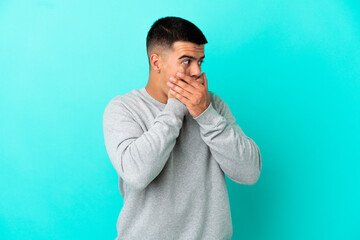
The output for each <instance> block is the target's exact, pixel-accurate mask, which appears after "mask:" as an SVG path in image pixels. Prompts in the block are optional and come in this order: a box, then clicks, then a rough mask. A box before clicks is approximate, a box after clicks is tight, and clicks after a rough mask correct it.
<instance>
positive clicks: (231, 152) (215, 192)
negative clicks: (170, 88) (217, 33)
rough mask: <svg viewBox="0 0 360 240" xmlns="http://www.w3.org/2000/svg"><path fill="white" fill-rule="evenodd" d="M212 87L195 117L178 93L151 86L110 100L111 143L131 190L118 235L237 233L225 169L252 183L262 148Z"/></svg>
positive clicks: (124, 185) (124, 189) (125, 192)
mask: <svg viewBox="0 0 360 240" xmlns="http://www.w3.org/2000/svg"><path fill="white" fill-rule="evenodd" d="M209 93H210V97H211V102H210V105H209V107H208V108H207V109H206V110H205V111H204V112H203V113H201V114H200V115H199V116H198V117H196V118H193V117H192V116H191V115H190V113H189V112H188V110H187V108H186V106H185V105H184V104H183V103H182V102H180V101H179V100H177V99H174V98H170V99H169V100H168V102H167V104H164V103H161V102H159V101H157V100H156V99H155V98H153V97H152V96H151V95H150V94H149V93H148V92H147V91H146V89H145V88H141V89H139V90H138V89H134V90H132V91H130V92H128V93H126V94H124V95H118V96H116V97H114V98H113V99H111V100H110V102H109V103H108V105H107V106H106V108H105V111H104V115H103V130H104V140H105V146H106V150H107V153H108V155H109V158H110V160H111V163H112V165H113V166H114V168H115V170H116V172H117V174H118V176H119V188H120V193H121V195H122V197H123V198H124V204H123V207H122V210H121V211H120V214H119V217H118V219H117V224H116V227H117V233H118V237H117V239H119V240H120V239H136V240H139V239H147V240H151V239H157V240H159V239H186V240H191V239H196V240H198V239H207V240H211V239H216V240H218V239H231V236H232V232H233V229H232V222H231V213H230V205H229V197H228V191H227V187H226V182H225V176H224V173H225V174H226V176H227V177H228V178H229V179H231V180H232V181H234V182H236V183H239V184H246V185H252V184H254V183H256V182H257V180H258V178H259V176H260V171H261V156H260V150H259V148H258V146H257V145H256V143H255V142H254V141H253V140H252V139H250V138H249V137H247V136H246V135H245V134H244V132H243V131H242V130H241V128H240V127H239V125H238V124H237V123H236V122H235V118H234V116H233V115H232V113H231V111H230V109H229V107H228V105H227V104H226V103H225V102H224V101H223V100H222V99H221V98H220V97H219V96H218V95H216V94H215V93H214V92H211V91H209Z"/></svg>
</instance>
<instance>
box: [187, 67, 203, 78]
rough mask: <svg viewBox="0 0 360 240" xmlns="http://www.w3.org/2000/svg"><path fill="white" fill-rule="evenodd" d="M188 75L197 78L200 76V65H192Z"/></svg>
mask: <svg viewBox="0 0 360 240" xmlns="http://www.w3.org/2000/svg"><path fill="white" fill-rule="evenodd" d="M190 76H191V77H192V78H194V79H197V78H199V77H200V76H201V67H200V66H199V65H197V64H196V65H194V66H192V68H191V70H190Z"/></svg>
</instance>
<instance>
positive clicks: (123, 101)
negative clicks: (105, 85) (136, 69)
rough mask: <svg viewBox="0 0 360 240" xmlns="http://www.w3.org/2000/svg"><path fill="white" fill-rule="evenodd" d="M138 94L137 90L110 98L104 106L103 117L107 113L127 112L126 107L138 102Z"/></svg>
mask: <svg viewBox="0 0 360 240" xmlns="http://www.w3.org/2000/svg"><path fill="white" fill-rule="evenodd" d="M139 94H140V93H139V90H138V89H133V90H131V91H130V92H128V93H125V94H122V95H117V96H115V97H113V98H111V99H110V101H109V102H108V103H107V105H106V106H105V110H104V115H105V114H106V113H109V112H114V111H115V112H118V111H122V112H123V111H124V110H127V109H128V108H129V107H128V106H132V105H134V104H136V103H137V102H138V99H139Z"/></svg>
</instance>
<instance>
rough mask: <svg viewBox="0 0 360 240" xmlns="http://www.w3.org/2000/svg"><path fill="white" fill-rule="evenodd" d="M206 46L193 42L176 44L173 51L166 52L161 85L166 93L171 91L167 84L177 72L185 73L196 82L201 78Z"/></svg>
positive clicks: (178, 42)
mask: <svg viewBox="0 0 360 240" xmlns="http://www.w3.org/2000/svg"><path fill="white" fill-rule="evenodd" d="M204 57H205V55H204V44H202V45H197V44H195V43H192V42H184V41H177V42H174V44H173V46H172V49H169V50H168V51H166V53H165V56H164V58H163V64H162V68H161V75H162V76H161V84H162V87H163V88H165V89H164V90H165V92H167V91H168V90H169V87H168V86H167V85H166V82H167V81H168V80H169V78H170V77H171V76H173V77H176V73H177V72H184V73H185V74H186V75H188V76H190V77H192V78H193V79H194V80H196V79H197V78H199V77H200V76H201V64H202V61H203V59H204Z"/></svg>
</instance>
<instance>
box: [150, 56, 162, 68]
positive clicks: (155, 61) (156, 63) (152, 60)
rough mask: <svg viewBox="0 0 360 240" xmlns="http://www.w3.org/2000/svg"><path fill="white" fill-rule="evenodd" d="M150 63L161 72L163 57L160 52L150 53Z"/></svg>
mask: <svg viewBox="0 0 360 240" xmlns="http://www.w3.org/2000/svg"><path fill="white" fill-rule="evenodd" d="M150 64H151V68H152V69H153V70H154V71H155V72H157V73H160V70H161V58H160V56H159V54H156V53H153V54H151V55H150Z"/></svg>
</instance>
